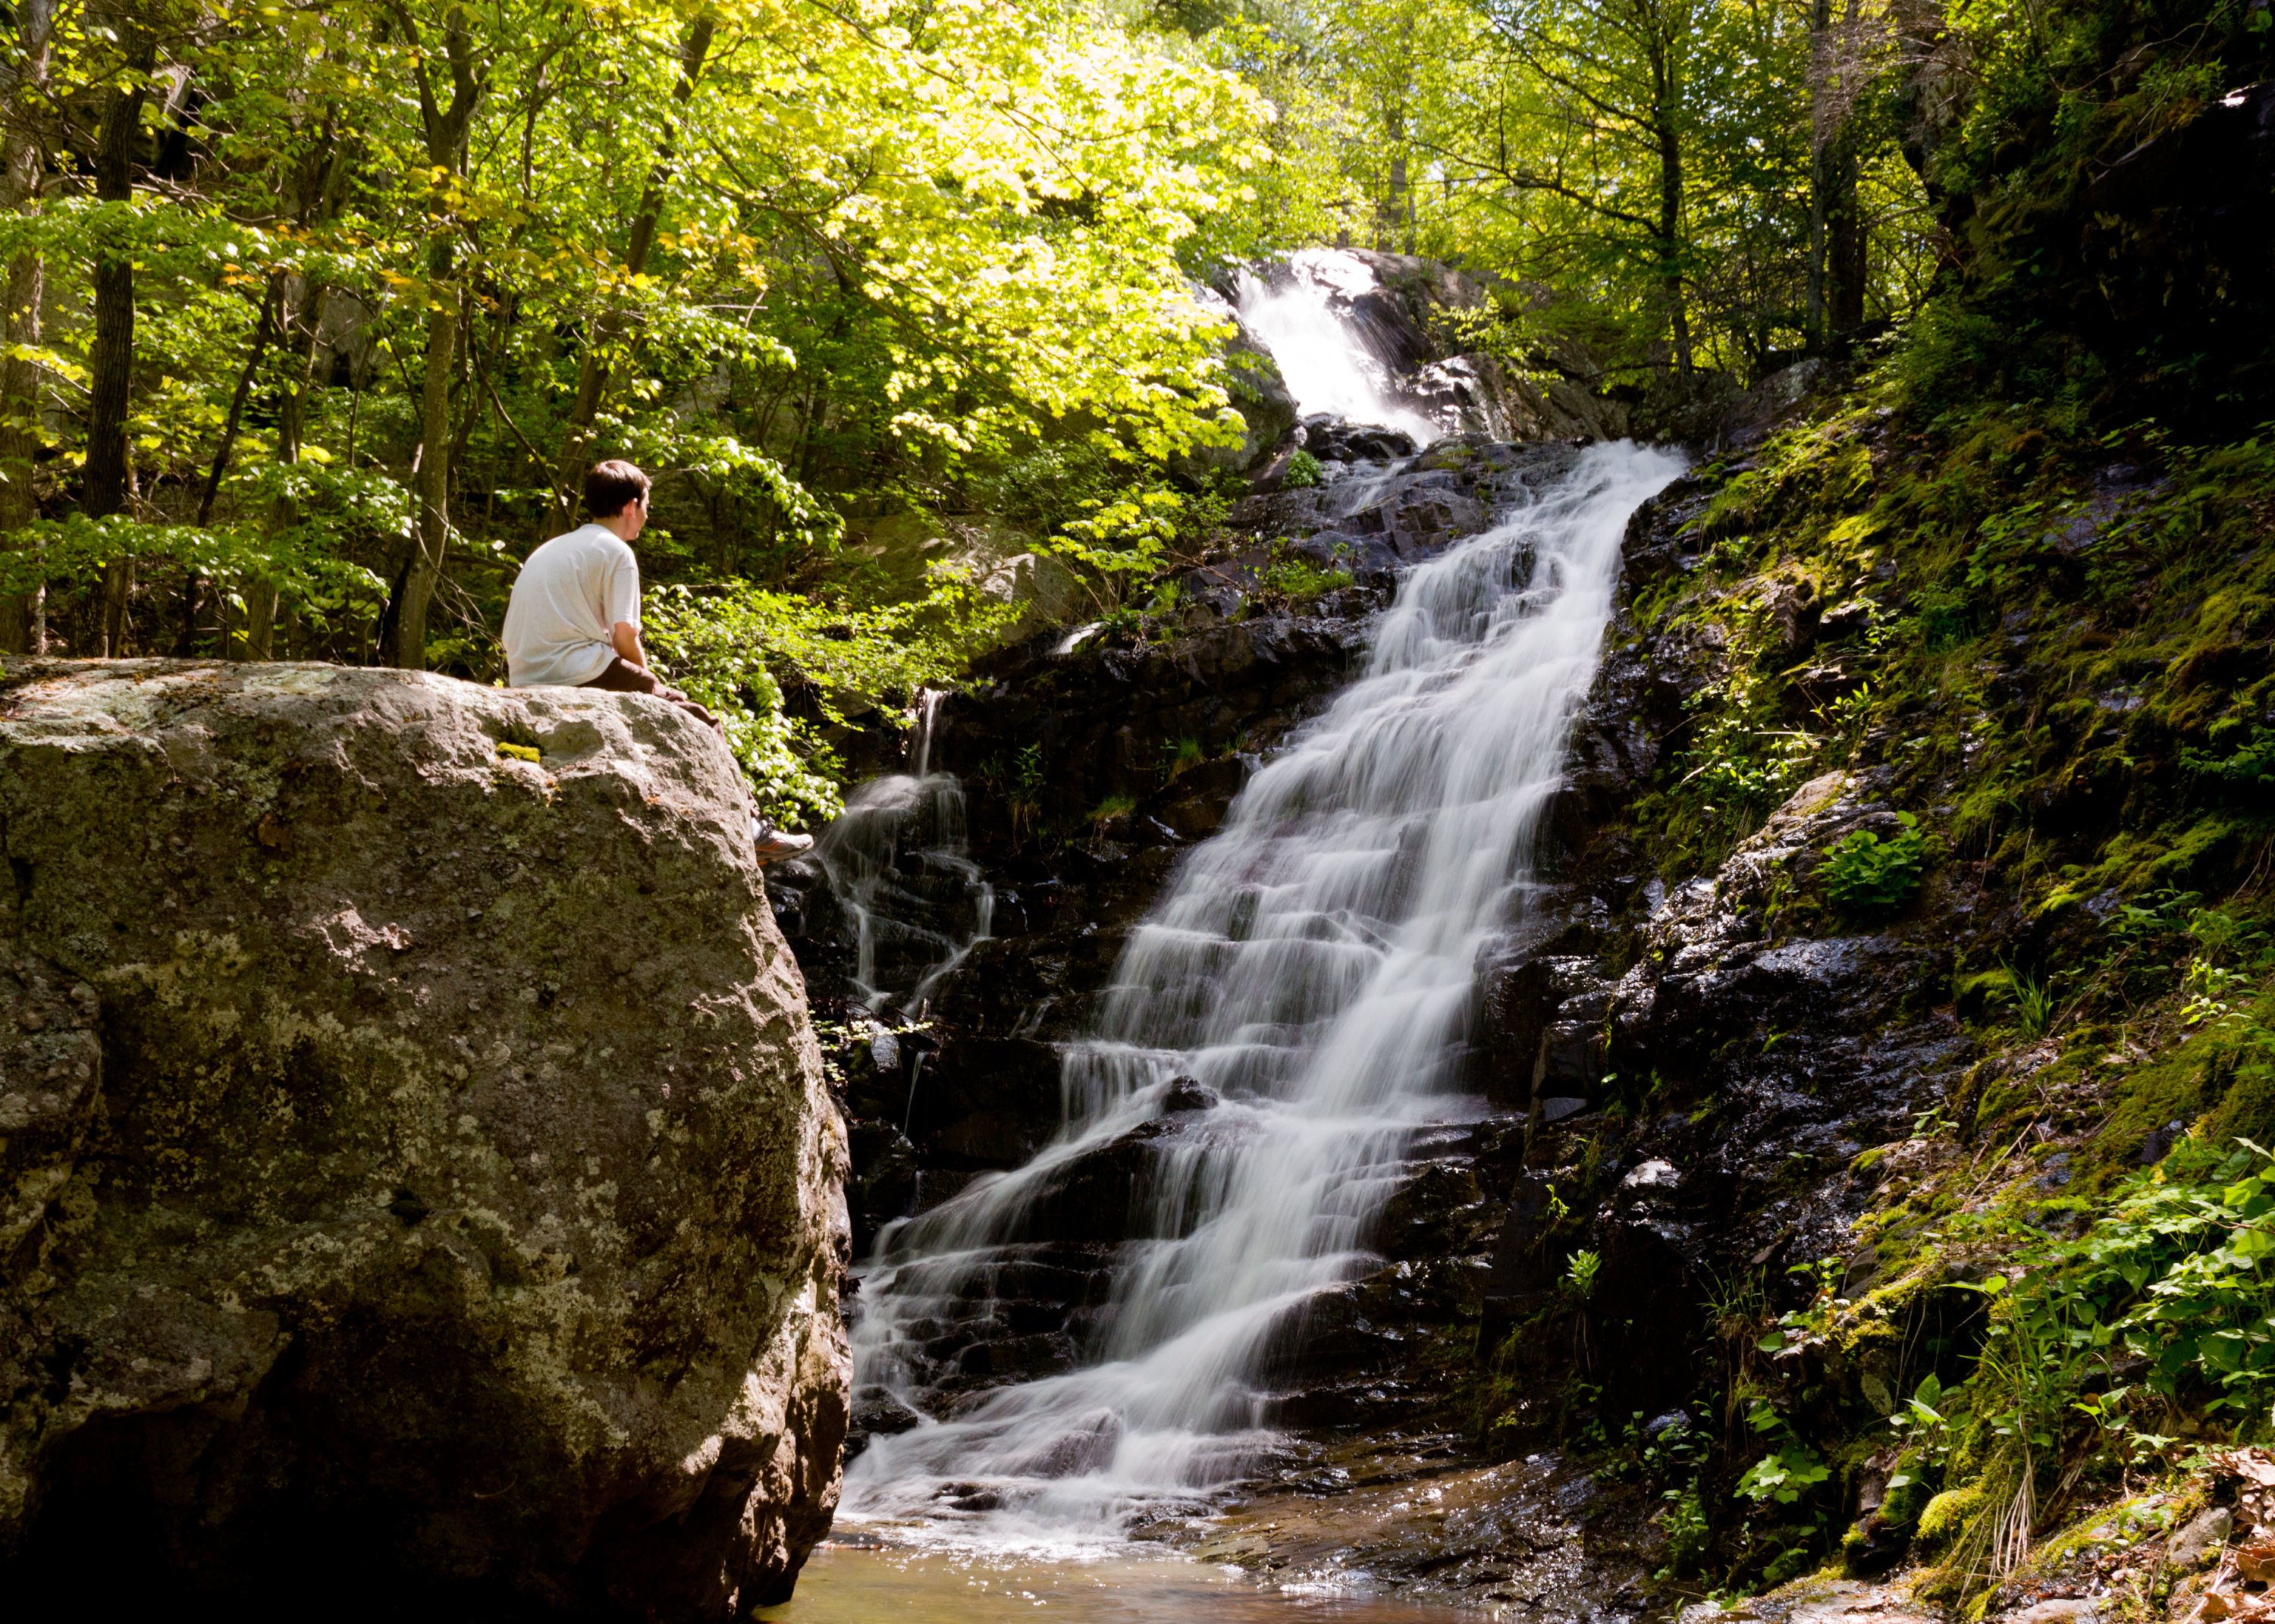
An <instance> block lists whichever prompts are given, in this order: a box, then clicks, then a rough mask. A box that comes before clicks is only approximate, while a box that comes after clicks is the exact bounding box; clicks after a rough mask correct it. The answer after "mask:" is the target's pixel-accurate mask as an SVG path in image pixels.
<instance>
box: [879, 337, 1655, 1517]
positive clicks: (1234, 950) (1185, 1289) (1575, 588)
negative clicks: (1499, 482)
mask: <svg viewBox="0 0 2275 1624" xmlns="http://www.w3.org/2000/svg"><path fill="white" fill-rule="evenodd" d="M1283 365H1284V361H1283ZM1680 467H1681V464H1680V461H1679V460H1678V459H1677V458H1676V457H1674V455H1672V454H1670V453H1667V452H1665V451H1659V450H1653V449H1644V448H1639V447H1636V446H1634V445H1629V444H1616V445H1599V446H1597V447H1594V448H1592V449H1590V450H1588V451H1586V452H1585V453H1583V455H1582V457H1580V459H1579V461H1578V463H1577V465H1576V467H1575V469H1574V471H1573V472H1571V473H1569V474H1568V476H1566V477H1565V478H1564V479H1563V480H1561V481H1559V482H1557V483H1555V484H1553V485H1552V486H1549V487H1546V489H1544V490H1542V491H1540V492H1538V494H1537V495H1534V496H1533V497H1532V498H1531V500H1530V502H1529V503H1528V505H1526V506H1524V507H1523V508H1521V509H1520V510H1516V511H1515V512H1513V513H1510V514H1508V515H1507V516H1506V517H1504V518H1503V519H1502V520H1501V522H1500V523H1499V524H1498V525H1496V526H1495V527H1494V528H1493V529H1492V530H1489V531H1487V532H1486V533H1484V534H1482V535H1478V536H1477V537H1474V538H1472V539H1470V540H1467V541H1464V542H1462V543H1460V544H1458V545H1456V546H1455V548H1452V549H1451V550H1449V551H1447V553H1445V554H1444V555H1441V556H1440V557H1438V558H1436V559H1434V560H1432V561H1431V562H1429V563H1424V564H1421V565H1419V566H1417V567H1416V568H1415V569H1414V570H1412V571H1411V572H1410V573H1409V574H1408V575H1407V576H1406V577H1405V578H1403V580H1402V583H1401V585H1400V588H1399V591H1398V593H1397V596H1396V598H1395V600H1394V602H1393V603H1392V605H1391V607H1390V608H1387V610H1386V611H1385V612H1384V614H1383V616H1382V619H1381V621H1380V623H1379V626H1378V627H1377V630H1376V633H1375V636H1374V639H1373V643H1372V651H1371V653H1370V656H1369V660H1368V663H1367V666H1366V668H1365V671H1364V675H1363V676H1360V677H1359V678H1358V679H1357V680H1356V681H1355V682H1354V683H1352V684H1351V685H1350V686H1349V688H1347V689H1346V690H1345V691H1343V692H1342V694H1341V695H1340V696H1339V697H1338V698H1337V699H1335V701H1334V704H1333V705H1332V706H1331V707H1330V708H1329V709H1328V710H1327V712H1326V714H1324V715H1323V716H1321V717H1320V718H1319V719H1318V720H1317V721H1314V722H1312V723H1311V724H1310V725H1309V726H1308V727H1306V728H1305V729H1303V730H1302V731H1301V732H1299V733H1298V734H1297V736H1296V737H1295V738H1294V740H1293V741H1292V742H1291V743H1290V744H1289V746H1288V747H1287V748H1286V749H1285V751H1284V752H1282V753H1281V754H1280V755H1279V756H1278V757H1277V758H1276V759H1274V760H1273V761H1271V762H1270V763H1269V764H1268V765H1266V767H1264V768H1263V769H1262V770H1261V771H1259V772H1258V774H1256V776H1255V777H1254V778H1253V779H1252V780H1251V782H1250V783H1249V784H1248V786H1247V788H1246V789H1244V790H1243V792H1242V793H1241V795H1240V797H1238V799H1236V801H1235V802H1234V804H1233V806H1232V808H1231V811H1230V812H1229V813H1228V816H1227V819H1226V821H1225V824H1224V826H1223V827H1222V829H1221V831H1220V832H1219V833H1218V834H1217V835H1215V836H1213V838H1211V839H1210V840H1208V841H1207V842H1205V843H1203V844H1202V845H1200V846H1198V847H1197V848H1196V849H1195V850H1193V851H1192V852H1191V853H1190V854H1189V856H1188V857H1187V858H1186V860H1185V861H1184V863H1183V865H1182V866H1181V867H1180V869H1179V871H1178V872H1177V873H1176V875H1175V878H1174V880H1173V881H1172V883H1171V885H1170V888H1169V889H1168V894H1167V895H1165V896H1164V897H1163V899H1162V900H1161V901H1160V903H1159V904H1158V905H1157V906H1156V907H1155V908H1154V910H1153V912H1152V913H1151V914H1150V915H1149V916H1148V917H1147V918H1146V919H1145V921H1144V923H1143V924H1141V925H1139V926H1138V929H1137V930H1136V931H1135V932H1134V933H1133V934H1132V936H1131V937H1130V941H1129V943H1128V945H1127V946H1126V948H1125V949H1124V951H1123V954H1122V959H1121V962H1120V963H1119V965H1118V966H1117V969H1116V971H1115V977H1114V980H1113V983H1112V985H1111V986H1110V987H1109V988H1108V989H1107V993H1106V995H1105V998H1104V1000H1103V1003H1102V1006H1101V1010H1100V1016H1099V1019H1098V1023H1097V1029H1096V1031H1095V1033H1094V1034H1093V1035H1092V1037H1090V1038H1089V1039H1085V1041H1083V1042H1081V1043H1079V1044H1077V1045H1074V1046H1070V1048H1069V1051H1068V1052H1067V1053H1066V1054H1065V1057H1064V1069H1063V1088H1064V1097H1065V1103H1066V1115H1067V1121H1066V1125H1065V1127H1064V1129H1062V1132H1061V1134H1060V1136H1059V1137H1058V1139H1057V1140H1056V1141H1055V1142H1054V1144H1051V1145H1050V1146H1048V1147H1047V1149H1045V1150H1044V1151H1043V1152H1041V1153H1040V1154H1039V1155H1038V1156H1037V1157H1036V1158H1035V1159H1034V1160H1033V1161H1032V1162H1031V1163H1030V1164H1029V1165H1028V1166H1026V1167H1024V1168H1021V1169H1020V1170H1018V1171H1017V1172H1014V1173H1009V1174H1004V1175H995V1176H993V1177H990V1178H988V1179H986V1180H983V1181H981V1182H977V1183H975V1184H973V1185H972V1186H971V1187H970V1188H968V1189H967V1190H964V1192H963V1193H962V1194H961V1195H959V1196H957V1197H956V1198H955V1199H953V1200H951V1201H949V1202H948V1203H946V1204H945V1205H941V1206H940V1207H938V1208H936V1209H934V1210H933V1211H932V1212H927V1213H926V1214H924V1215H923V1216H921V1217H919V1218H918V1219H916V1220H912V1221H908V1222H904V1223H903V1224H900V1225H897V1226H896V1227H893V1228H891V1229H888V1231H887V1232H886V1234H885V1235H883V1236H882V1237H881V1240H880V1243H879V1247H878V1252H877V1256H876V1257H875V1258H873V1260H872V1261H871V1262H869V1263H868V1264H866V1265H864V1267H863V1269H862V1270H861V1272H860V1273H861V1285H860V1291H859V1299H858V1300H859V1304H860V1311H859V1318H858V1321H857V1322H856V1325H855V1328H854V1348H855V1363H856V1368H857V1371H858V1379H859V1380H860V1382H861V1383H862V1384H863V1385H864V1386H865V1387H867V1388H870V1389H873V1390H874V1389H884V1390H886V1391H888V1392H891V1393H893V1394H896V1395H897V1396H898V1397H900V1398H901V1399H902V1400H903V1401H904V1402H907V1403H909V1404H911V1406H912V1407H913V1408H917V1409H921V1408H922V1404H923V1400H924V1396H925V1395H924V1392H923V1387H924V1373H925V1371H926V1357H927V1356H926V1351H925V1345H926V1342H927V1341H928V1340H930V1339H933V1338H935V1337H938V1336H939V1335H941V1332H942V1330H943V1328H944V1327H945V1326H949V1325H951V1324H952V1323H953V1321H954V1319H955V1316H956V1313H957V1312H959V1311H964V1312H968V1311H970V1306H971V1301H972V1300H973V1299H974V1298H975V1297H983V1298H984V1297H985V1296H986V1282H987V1280H988V1279H989V1278H990V1277H989V1275H988V1273H987V1272H988V1270H989V1268H990V1265H991V1260H993V1259H995V1258H998V1257H999V1256H1000V1251H999V1249H1001V1248H1002V1247H1004V1246H1005V1245H1006V1244H1007V1243H1010V1242H1012V1241H1013V1240H1015V1239H1016V1238H1017V1235H1019V1232H1020V1225H1021V1221H1022V1217H1023V1214H1024V1213H1025V1212H1028V1211H1030V1210H1031V1209H1032V1205H1033V1204H1034V1203H1035V1202H1036V1201H1037V1199H1038V1198H1039V1197H1041V1196H1043V1195H1044V1194H1046V1193H1047V1191H1048V1190H1050V1189H1051V1187H1052V1185H1053V1182H1054V1180H1057V1179H1061V1178H1062V1177H1063V1176H1064V1175H1066V1174H1067V1172H1068V1171H1069V1169H1070V1168H1072V1167H1074V1166H1075V1165H1076V1164H1077V1163H1079V1162H1080V1161H1081V1160H1082V1159H1084V1158H1085V1157H1087V1156H1091V1155H1094V1154H1097V1153H1099V1152H1102V1151H1105V1150H1106V1149H1107V1147H1109V1146H1113V1145H1115V1144H1116V1142H1117V1141H1122V1140H1124V1139H1125V1137H1127V1136H1130V1135H1132V1134H1133V1132H1138V1131H1140V1130H1143V1131H1145V1132H1147V1133H1150V1134H1152V1135H1153V1136H1154V1137H1149V1138H1147V1139H1146V1140H1145V1149H1146V1151H1147V1152H1148V1153H1149V1154H1150V1155H1152V1156H1153V1158H1154V1161H1153V1175H1152V1177H1151V1178H1150V1180H1149V1181H1148V1182H1146V1183H1145V1186H1144V1188H1145V1191H1146V1194H1147V1201H1146V1205H1147V1209H1148V1210H1147V1211H1146V1212H1144V1213H1143V1214H1141V1215H1140V1217H1141V1222H1140V1224H1139V1227H1138V1238H1135V1239H1132V1240H1131V1241H1130V1242H1129V1243H1127V1245H1126V1247H1125V1249H1124V1253H1123V1259H1122V1261H1123V1266H1122V1268H1121V1269H1120V1270H1119V1272H1118V1273H1117V1276H1116V1280H1115V1287H1114V1296H1113V1300H1112V1302H1111V1303H1109V1304H1108V1307H1107V1312H1106V1313H1105V1314H1104V1315H1103V1316H1102V1317H1101V1320H1100V1324H1101V1326H1102V1327H1103V1328H1102V1330H1101V1331H1100V1333H1099V1335H1098V1337H1097V1338H1096V1339H1095V1341H1094V1344H1093V1346H1092V1347H1091V1348H1089V1349H1087V1350H1086V1353H1087V1357H1088V1359H1089V1363H1087V1364H1086V1365H1085V1366H1083V1367H1082V1368H1079V1369H1077V1370H1074V1371H1069V1372H1067V1373H1065V1374H1061V1375H1055V1376H1049V1377H1045V1378H1042V1379H1037V1380H1033V1381H1030V1382H1027V1383H1025V1384H1024V1385H1021V1386H1009V1387H1001V1388H997V1389H994V1390H993V1391H991V1392H987V1393H985V1394H980V1395H979V1396H978V1397H977V1398H976V1399H973V1400H971V1401H968V1402H966V1403H964V1405H963V1406H962V1407H961V1408H956V1409H953V1410H952V1412H951V1413H950V1414H949V1415H948V1416H946V1417H945V1418H926V1419H925V1420H923V1421H921V1422H919V1423H918V1424H917V1425H915V1426H914V1427H913V1428H912V1429H911V1430H910V1431H904V1432H901V1433H898V1434H896V1435H892V1436H886V1437H879V1438H875V1439H873V1440H872V1441H871V1442H870V1444H869V1446H868V1447H867V1450H866V1452H865V1454H862V1455H861V1456H860V1457H859V1458H858V1460H856V1461H855V1462H853V1463H852V1465H851V1466H850V1468H849V1469H848V1472H847V1477H846V1485H845V1499H844V1511H845V1513H846V1514H848V1515H849V1516H850V1517H855V1518H860V1517H868V1518H881V1517H882V1518H893V1517H921V1518H929V1519H933V1522H934V1525H935V1526H950V1527H952V1526H955V1525H956V1524H958V1523H964V1522H975V1521H977V1522H985V1523H986V1525H987V1527H986V1530H983V1532H985V1533H986V1536H987V1537H1043V1536H1047V1537H1059V1536H1062V1535H1065V1534H1069V1533H1080V1532H1084V1531H1091V1532H1100V1533H1106V1532H1111V1531H1112V1530H1115V1529H1117V1528H1119V1527H1122V1526H1124V1525H1126V1523H1127V1522H1128V1521H1129V1520H1130V1518H1132V1517H1134V1516H1136V1515H1139V1514H1145V1513H1147V1512H1158V1511H1160V1510H1161V1509H1163V1508H1164V1507H1175V1506H1190V1505H1192V1504H1194V1503H1195V1502H1196V1500H1198V1499H1200V1498H1201V1497H1203V1496H1205V1495H1206V1492H1208V1491H1210V1490H1211V1489H1213V1488H1215V1487H1219V1486H1221V1485H1223V1484H1227V1483H1228V1482H1231V1481H1233V1480H1234V1479H1236V1477H1239V1476H1240V1475H1241V1474H1242V1473H1243V1471H1245V1470H1248V1469H1251V1468H1252V1466H1253V1464H1254V1463H1255V1462H1256V1461H1257V1459H1258V1455H1259V1453H1260V1452H1261V1451H1263V1450H1265V1449H1266V1448H1268V1447H1270V1446H1271V1445H1272V1443H1273V1440H1274V1435H1273V1433H1272V1432H1271V1431H1270V1427H1269V1421H1270V1415H1269V1404H1270V1400H1271V1394H1270V1393H1269V1391H1268V1390H1267V1386H1266V1378H1265V1376H1264V1374H1263V1371H1264V1367H1265V1364H1266V1356H1267V1355H1268V1354H1269V1353H1270V1351H1271V1349H1272V1348H1273V1345H1274V1340H1275V1338H1280V1339H1284V1338H1286V1337H1288V1336H1290V1335H1293V1334H1297V1333H1300V1323H1301V1316H1302V1313H1303V1311H1304V1306H1305V1304H1306V1303H1308V1302H1310V1301H1311V1300H1312V1299H1313V1298H1315V1297H1316V1295H1318V1294H1319V1292H1321V1291H1322V1290H1324V1289H1326V1288H1331V1287H1334V1286H1335V1285H1337V1284H1339V1283H1342V1282H1343V1281H1346V1280H1350V1279H1352V1278H1354V1277H1355V1276H1356V1275H1357V1274H1359V1273H1364V1271H1365V1270H1366V1268H1367V1267H1368V1266H1369V1260H1368V1257H1367V1253H1366V1250H1365V1248H1366V1243H1367V1235H1368V1230H1369V1226H1370V1224H1371V1223H1372V1220H1373V1219H1374V1218H1375V1216H1376V1214H1377V1213H1378V1212H1379V1210H1380V1208H1381V1205H1382V1204H1383V1203H1384V1201H1385V1200H1386V1199H1387V1197H1389V1196H1390V1194H1391V1193H1392V1192H1393V1190H1394V1189H1395V1187H1396V1183H1397V1180H1398V1176H1399V1168H1400V1165H1401V1162H1402V1159H1403V1157H1404V1155H1405V1153H1406V1152H1407V1149H1408V1147H1409V1146H1410V1144H1411V1142H1412V1140H1413V1138H1414V1137H1415V1135H1416V1133H1417V1130H1419V1129H1422V1128H1424V1127H1425V1126H1426V1125H1428V1124H1431V1123H1433V1122H1448V1121H1458V1120H1463V1118H1464V1117H1465V1116H1472V1117H1473V1116H1474V1114H1475V1112H1476V1111H1477V1110H1478V1108H1479V1107H1478V1106H1477V1105H1476V1103H1475V1102H1473V1101H1467V1100H1464V1099H1462V1098H1461V1097H1460V1096H1459V1094H1458V1091H1457V1089H1456V1076H1457V1066H1458V1061H1459V1059H1460V1056H1461V1055H1462V1054H1463V1049H1464V1046H1465V1044H1466V1041H1467V1037H1468V1033H1467V1023H1468V1020H1469V1012H1470V1007H1471V1004H1472V1001H1473V991H1474V989H1473V978H1474V967H1475V964H1476V963H1477V959H1478V953H1479V950H1480V948H1483V947H1484V946H1485V944H1486V943H1487V942H1488V941H1489V940H1492V939H1493V938H1494V937H1495V936H1497V935H1498V934H1500V933H1502V932H1504V931H1506V930H1508V928H1509V927H1510V926H1511V925H1513V924H1515V923H1516V922H1518V921H1519V920H1521V919H1522V918H1523V915H1524V913H1525V911H1526V910H1527V909H1528V908H1529V907H1531V905H1532V903H1531V895H1532V887H1533V881H1532V854H1533V846H1534V838H1535V830H1536V827H1537V826H1538V822H1539V818H1540V813H1541V809H1542V807H1543V806H1544V804H1546V801H1547V799H1548V797H1549V796H1550V795H1551V793H1552V792H1553V790H1554V789H1555V788H1556V786H1557V784H1558V782H1559V781H1560V775H1561V765H1562V757H1563V752H1564V749H1565V743H1566V737H1567V734H1568V730H1569V727H1570V722H1571V719H1572V716H1573V714H1574V712H1575V710H1576V707H1577V706H1578V705H1579V703H1580V701H1581V699H1582V698H1583V696H1584V695H1585V693H1586V691H1587V690H1588V686H1589V684H1590V682H1591V680H1592V678H1593V676H1594V673H1595V669H1596V665H1597V660H1598V651H1599V644H1600V643H1601V641H1602V638H1603V633H1604V628H1605V625H1606V622H1607V620H1608V618H1609V616H1610V613H1611V607H1612V598H1613V589H1614V582H1615V580H1616V578H1617V575H1618V566H1619V553H1620V540H1621V534H1622V533H1623V531H1624V529H1625V527H1626V525H1627V521H1628V518H1629V515H1630V514H1631V513H1633V512H1634V510H1635V509H1636V507H1637V505H1638V504H1640V503H1641V502H1643V501H1644V499H1645V498H1647V497H1648V496H1650V495H1651V494H1652V493H1653V492H1655V491H1657V490H1658V489H1659V487H1661V486H1663V485H1664V484H1666V483H1667V480H1670V479H1672V478H1673V477H1674V475H1675V473H1676V472H1679V470H1680ZM1196 1082H1197V1083H1198V1084H1199V1085H1200V1086H1199V1087H1198V1088H1196V1087H1195V1086H1194V1084H1195V1083H1196ZM1173 1089H1174V1090H1175V1099H1171V1098H1170V1096H1171V1094H1172V1091H1173ZM1165 1107H1178V1108H1177V1113H1176V1114H1175V1118H1174V1122H1173V1125H1170V1126H1168V1128H1167V1129H1164V1127H1163V1125H1162V1121H1161V1119H1162V1118H1163V1117H1164V1115H1165ZM1148 1124H1153V1127H1152V1128H1150V1129H1149V1128H1148V1127H1147V1125H1148Z"/></svg>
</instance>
